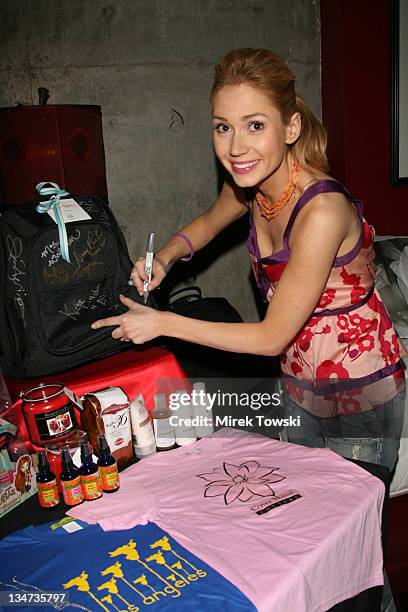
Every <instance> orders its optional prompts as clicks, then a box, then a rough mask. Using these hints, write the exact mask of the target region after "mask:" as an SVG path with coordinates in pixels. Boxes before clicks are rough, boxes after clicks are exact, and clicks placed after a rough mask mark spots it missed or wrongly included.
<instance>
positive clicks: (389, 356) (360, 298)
mask: <svg viewBox="0 0 408 612" xmlns="http://www.w3.org/2000/svg"><path fill="white" fill-rule="evenodd" d="M327 192H340V193H343V194H344V195H345V196H346V197H347V198H348V199H349V201H350V202H352V203H353V205H354V206H355V207H356V210H357V213H358V215H359V218H360V222H361V235H360V237H359V239H358V241H357V244H356V245H355V246H354V248H353V249H352V250H351V251H349V253H347V254H346V255H343V256H341V257H336V259H335V260H334V262H333V267H332V269H331V272H330V275H329V278H328V281H327V284H326V287H325V289H324V291H323V293H322V296H321V298H320V301H319V303H318V304H317V306H316V308H315V311H314V312H313V314H312V315H311V317H310V318H309V320H308V321H307V322H306V324H305V325H304V327H303V328H302V329H301V330H300V331H299V333H298V334H297V336H296V337H295V338H294V339H293V340H292V342H291V343H290V344H289V345H288V346H287V347H286V349H285V350H284V351H283V353H282V355H281V369H282V379H283V382H284V386H285V389H286V391H287V392H288V394H289V395H290V398H291V399H292V400H293V401H295V402H296V404H298V405H300V406H302V407H303V408H305V409H307V410H308V411H310V412H312V413H313V414H315V415H317V416H322V417H327V416H334V415H337V414H353V413H357V412H361V411H366V410H370V409H372V408H375V407H377V406H380V405H381V404H383V403H385V402H386V401H388V400H390V399H392V398H393V397H395V395H396V394H397V393H398V391H399V390H400V388H402V385H403V380H404V377H403V370H402V367H401V363H400V356H399V347H398V342H397V336H396V333H395V330H394V328H393V326H392V322H391V319H390V317H389V314H388V312H387V310H386V308H385V306H384V304H383V302H382V300H381V298H380V296H379V294H378V292H377V291H376V289H375V288H374V279H375V264H374V247H373V242H374V231H373V229H372V228H371V227H370V226H369V225H368V224H367V222H366V221H365V219H364V218H363V213H362V203H361V202H360V201H359V200H355V199H353V198H352V197H351V196H350V194H349V193H348V192H347V191H346V190H345V188H344V187H343V186H342V185H341V184H340V183H338V182H337V181H334V180H322V181H317V182H316V183H314V184H313V185H311V186H310V187H309V188H308V189H307V190H306V191H305V192H304V193H303V194H302V195H301V197H300V198H299V200H298V202H297V203H296V206H295V208H294V209H293V211H292V214H291V217H290V219H289V222H288V225H287V227H286V230H285V233H284V237H283V244H284V248H283V249H282V250H281V251H278V252H277V253H274V254H273V255H272V256H269V257H263V258H261V256H260V252H259V246H258V243H257V236H256V228H255V223H254V221H253V218H252V214H251V227H250V234H249V237H248V241H247V246H248V250H249V252H250V256H251V259H252V266H253V270H254V273H255V276H256V279H257V283H258V286H259V288H260V290H261V293H262V295H263V297H264V299H265V300H266V301H268V302H269V301H270V299H271V297H272V295H273V292H274V289H275V288H276V286H277V284H278V282H279V279H280V277H281V274H282V273H283V271H284V269H285V266H286V264H287V262H288V259H289V256H290V248H289V236H290V232H291V229H292V227H293V224H294V222H295V219H296V217H297V215H298V213H299V211H300V210H301V209H302V208H303V206H305V205H306V204H307V203H308V202H309V201H310V200H311V199H312V198H313V197H314V196H315V195H317V194H318V193H327Z"/></svg>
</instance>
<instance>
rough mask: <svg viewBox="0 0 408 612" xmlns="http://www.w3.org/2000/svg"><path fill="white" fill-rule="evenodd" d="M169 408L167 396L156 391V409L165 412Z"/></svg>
mask: <svg viewBox="0 0 408 612" xmlns="http://www.w3.org/2000/svg"><path fill="white" fill-rule="evenodd" d="M166 408H167V405H166V396H165V394H164V393H156V394H155V396H154V410H155V411H156V412H165V411H166Z"/></svg>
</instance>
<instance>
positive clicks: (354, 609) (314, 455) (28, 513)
mask: <svg viewBox="0 0 408 612" xmlns="http://www.w3.org/2000/svg"><path fill="white" fill-rule="evenodd" d="M217 435H220V434H219V433H218V434H217ZM203 444H204V440H202V441H200V442H199V443H197V444H196V445H194V448H195V449H198V450H199V449H200V448H201V447H203ZM263 444H265V445H267V446H270V447H271V448H277V449H278V453H277V454H276V457H275V458H277V455H279V454H280V455H281V456H280V461H279V464H280V466H281V468H280V470H279V471H280V472H282V473H283V474H285V475H286V476H287V477H288V485H289V486H293V484H296V483H295V482H294V480H292V479H291V481H290V482H289V476H290V473H291V471H292V473H293V474H295V473H296V472H293V470H289V463H288V462H287V461H283V460H284V458H285V453H283V454H282V453H281V452H280V447H279V444H280V443H279V442H277V441H267V440H265V441H264V442H263ZM281 444H282V449H283V451H287V449H288V448H289V450H290V449H291V447H293V448H294V450H295V454H297V455H298V458H297V461H299V460H300V461H301V462H302V461H303V455H302V447H298V446H297V445H286V444H285V443H281ZM192 448H193V447H192ZM187 450H188V449H185V448H184V449H181V448H180V449H177V450H176V451H170V452H169V453H164V454H163V453H161V454H160V455H161V456H156V458H155V459H154V461H153V462H150V460H148V461H146V460H142V461H141V462H140V463H139V464H138V466H139V475H138V473H137V472H138V468H137V466H134V467H133V468H127V469H126V470H125V471H124V472H123V480H122V483H123V486H122V492H123V493H126V481H127V478H125V476H126V475H127V474H129V476H130V481H132V478H135V480H134V484H135V485H137V488H138V493H139V494H138V496H133V502H132V505H133V506H135V507H136V506H138V504H139V503H140V498H142V497H143V489H142V487H143V482H144V481H146V478H147V479H148V481H149V482H150V481H151V476H154V473H155V472H156V470H155V469H154V464H155V463H160V464H161V463H162V462H164V463H166V464H169V465H170V464H171V467H172V469H170V470H166V469H164V470H163V468H165V467H166V466H164V465H160V466H159V471H158V473H157V476H156V481H155V482H154V481H153V482H152V485H153V489H152V491H153V492H154V491H155V490H157V487H160V486H162V485H160V481H161V480H163V481H164V482H165V483H166V484H167V485H168V486H171V480H172V478H174V477H175V478H176V479H177V477H178V474H177V468H176V466H177V464H178V463H179V459H180V455H181V454H184V453H185V452H186V451H187ZM232 450H233V449H232V448H231V451H232ZM255 452H257V451H255ZM305 453H306V455H305V456H306V460H307V462H311V463H310V466H311V465H312V464H313V462H314V461H317V463H319V456H323V457H326V456H328V457H329V458H330V456H331V455H333V453H331V451H328V452H327V451H324V452H323V453H322V452H321V450H319V449H305ZM240 454H241V451H240V450H239V449H235V456H234V453H232V454H231V457H229V459H233V460H234V459H237V458H238V457H239V456H240ZM307 455H309V458H308V457H307ZM261 456H262V453H261ZM187 457H190V458H191V459H192V460H193V461H196V462H197V463H198V464H200V463H201V461H200V456H199V455H198V456H197V455H194V454H193V455H191V456H189V455H187ZM273 458H274V453H271V456H270V459H271V461H272V463H273ZM188 460H190V459H188ZM202 460H203V461H205V457H203V458H202ZM334 462H335V463H336V462H337V465H338V466H340V471H339V479H340V478H341V479H343V481H344V478H346V481H347V478H348V476H347V474H348V470H347V467H344V466H347V463H351V464H356V465H357V466H359V467H360V468H364V470H366V471H368V472H370V473H371V474H373V475H375V476H376V477H377V478H379V479H380V480H382V481H383V482H384V484H385V485H386V486H387V485H388V484H389V478H388V471H387V470H386V469H385V468H382V467H381V466H375V465H371V464H366V463H364V462H359V461H350V462H349V461H348V460H345V459H342V458H339V457H337V456H336V457H335V458H334ZM149 463H150V466H149ZM272 463H271V465H272ZM273 465H275V463H273ZM180 467H181V466H180ZM305 467H306V464H305ZM335 467H336V466H335ZM135 468H136V470H135ZM199 468H200V469H199V470H198V471H199V472H200V473H201V469H202V466H199ZM323 469H325V466H323ZM132 470H133V471H134V472H135V471H136V474H134V475H132ZM204 471H205V472H206V471H208V466H205V467H204ZM361 471H362V470H361ZM359 472H360V470H357V472H356V471H355V469H354V471H353V470H351V473H350V474H349V478H350V480H351V483H350V484H352V481H353V479H354V478H355V477H356V476H357V479H359V478H360V474H359ZM197 473H198V472H197V470H195V469H193V471H192V474H195V475H197ZM328 473H330V470H329V472H328ZM160 474H161V476H160ZM333 474H334V480H333V481H332V484H331V485H330V484H329V487H328V490H331V491H332V494H333V493H335V490H334V489H335V488H336V486H337V485H336V476H335V472H334V473H333ZM353 477H354V478H353ZM371 480H372V479H371ZM374 480H375V479H374ZM196 481H197V482H202V484H203V485H205V482H204V481H202V480H201V481H199V480H198V479H196ZM183 482H185V484H188V483H186V481H183ZM299 482H301V481H299V480H298V484H299ZM367 482H368V484H369V485H370V487H371V485H372V484H373V483H372V482H370V480H368V481H367V478H366V477H364V476H362V477H361V482H360V485H362V489H363V491H364V490H365V493H366V495H367V500H368V496H370V498H371V501H373V500H374V499H375V497H376V496H375V494H374V496H373V495H372V493H373V492H375V491H376V489H377V490H378V491H379V490H381V485H380V484H379V485H378V486H377V485H375V483H374V486H373V488H371V492H370V495H369V493H368V490H367V489H365V485H367ZM282 485H283V489H284V488H286V487H287V485H286V484H285V482H284V481H282ZM282 485H280V484H279V482H276V483H275V484H273V487H274V488H275V487H276V489H278V488H279V487H281V488H282ZM315 485H316V478H314V484H313V478H309V483H308V484H307V486H303V485H302V484H301V486H300V492H301V493H302V494H303V495H304V498H303V500H298V501H296V500H295V501H294V502H293V503H291V504H290V505H289V506H288V509H290V510H295V507H296V504H299V510H300V514H299V519H300V521H301V520H302V518H301V517H302V515H303V514H304V512H303V510H304V509H305V504H308V503H314V500H313V499H311V500H309V501H308V493H310V491H312V490H313V489H314V487H315ZM310 487H311V488H310ZM333 487H334V488H333ZM308 488H309V491H308ZM187 490H188V489H186V491H187ZM361 497H364V493H363V495H362V496H361ZM107 499H108V500H109V502H110V501H112V502H113V501H114V500H115V499H116V500H118V502H119V501H120V502H121V500H119V493H118V494H115V495H113V496H109V498H107ZM346 499H347V496H346ZM377 499H378V498H377ZM197 501H198V498H196V499H195V500H194V504H196V503H197ZM207 501H210V502H211V500H207ZM213 501H216V500H213ZM351 502H353V500H351ZM98 503H99V502H92V504H89V503H88V504H83V505H82V506H81V507H80V508H83V509H84V510H89V512H91V513H92V512H93V511H94V509H96V507H97V504H98ZM174 503H175V504H179V512H178V513H175V515H174V516H175V518H177V516H178V517H179V518H180V519H182V518H183V514H184V513H185V512H187V515H186V516H187V517H188V512H189V508H188V507H187V508H186V507H185V500H182V499H180V500H179V501H178V499H177V495H176V496H174V497H173V499H170V500H169V504H170V507H171V506H172V504H174ZM204 503H206V502H204ZM120 505H121V503H119V507H120ZM343 505H344V504H343ZM358 505H359V504H353V503H351V504H350V512H349V513H348V514H347V513H346V514H345V513H344V512H343V519H342V522H344V518H347V520H350V521H351V525H352V524H353V523H355V524H356V530H357V529H358V527H359V526H360V523H359V520H361V519H363V517H364V512H360V511H358ZM371 505H372V504H371ZM210 506H211V508H210V507H209V508H208V509H209V512H208V513H203V514H202V519H201V521H200V523H202V524H207V525H208V527H209V529H210V531H209V538H210V539H211V537H212V535H211V529H214V526H213V524H212V523H213V520H214V518H216V511H217V510H216V505H215V504H211V503H210ZM333 507H335V506H333V504H331V508H332V509H333ZM367 507H368V508H369V507H370V502H368V504H367ZM385 507H386V506H385ZM302 508H303V510H302ZM327 508H328V506H327ZM162 510H163V516H165V515H166V513H167V512H168V510H169V508H167V509H166V508H163V509H162ZM170 510H171V508H170ZM231 510H232V512H231V515H230V522H231V526H232V527H234V525H233V523H234V522H236V521H237V520H238V521H239V523H240V524H241V522H242V521H243V523H247V524H248V525H249V523H248V522H247V520H246V518H245V517H244V516H242V515H240V516H235V518H234V514H235V512H237V509H234V508H233V504H232V506H231ZM247 510H249V508H247ZM356 510H357V514H356ZM274 512H275V510H273V511H272V512H270V513H269V514H266V515H265V518H266V519H267V520H268V516H269V517H270V518H272V522H269V525H270V527H271V528H272V529H275V527H274V523H275V521H278V522H279V521H280V520H281V518H282V514H285V513H286V515H287V517H288V518H286V519H285V521H286V525H287V528H288V529H289V533H290V531H291V529H293V528H294V526H295V525H296V524H297V522H298V519H297V518H296V521H295V522H294V521H293V518H295V517H292V519H291V518H290V512H289V514H287V511H286V509H285V510H284V509H282V510H280V509H278V510H277V514H276V517H274ZM180 513H181V514H180ZM279 513H280V516H279ZM63 514H64V508H63V507H61V508H59V509H57V510H53V511H51V512H48V513H47V512H41V511H40V510H39V508H38V506H36V499H30V500H28V501H27V502H26V503H25V504H23V505H22V506H20V507H19V508H18V509H17V510H15V511H14V512H13V513H11V515H10V516H9V518H10V519H11V521H7V524H6V523H5V522H4V524H3V525H2V527H4V529H3V530H2V535H6V534H7V533H10V532H12V531H14V530H16V529H18V528H19V527H25V526H27V525H28V524H30V523H31V522H34V523H35V524H37V523H41V522H43V523H44V522H48V521H55V520H56V519H57V518H58V517H60V516H62V515H63ZM171 514H172V512H171ZM17 517H18V518H19V519H20V524H18V521H16V520H14V519H17ZM261 520H262V519H261ZM159 522H160V521H159ZM181 522H182V521H181ZM384 523H385V521H384V509H383V525H384ZM265 524H266V523H265ZM331 524H332V525H333V521H332V523H331ZM362 524H364V520H363V521H362ZM290 525H291V526H290ZM351 525H348V526H347V525H344V528H345V529H346V531H347V530H348V533H349V534H350V533H351V532H352V529H351ZM235 526H236V525H235ZM200 527H201V525H200V526H197V532H196V533H195V532H193V533H191V532H190V531H189V530H187V531H186V532H185V533H184V536H186V535H187V536H188V538H189V540H190V535H191V536H192V540H193V541H194V540H196V542H197V543H199V542H200ZM177 529H178V530H179V531H180V533H178V534H177V535H176V534H175V533H174V532H173V528H172V529H171V530H169V531H171V532H172V533H171V535H173V536H174V537H175V538H176V540H177V541H178V540H180V539H181V543H182V544H184V545H185V544H186V542H187V543H188V546H187V549H189V550H190V548H191V542H190V541H187V540H184V541H183V539H182V538H180V535H181V536H183V531H184V530H183V524H181V525H180V527H177ZM350 530H351V531H350ZM322 531H323V532H324V530H323V529H322ZM377 531H378V530H377ZM377 531H376V534H377V536H378V535H379V534H378V533H377ZM299 533H300V532H299ZM299 533H298V535H299ZM344 533H345V532H344ZM217 534H218V535H217V541H218V544H217V551H219V555H220V556H221V558H222V555H223V554H225V551H226V550H228V546H226V547H224V545H223V533H222V532H219V531H217ZM266 535H267V534H265V536H266ZM370 536H375V534H373V533H367V534H366V537H370ZM201 541H202V540H201ZM321 542H322V544H324V543H325V542H326V544H327V543H329V545H330V546H334V548H335V549H336V551H337V553H338V563H339V565H343V564H344V559H343V557H342V552H343V553H344V551H345V550H346V549H348V548H349V547H350V548H351V547H352V546H353V542H352V541H351V539H349V540H346V542H345V543H342V540H341V538H337V542H336V539H335V538H334V537H333V534H331V532H330V530H328V531H327V532H326V533H325V534H324V536H323V537H322V540H321ZM348 542H349V543H348ZM242 543H243V544H245V538H242ZM237 546H238V547H239V542H237ZM342 546H343V548H341V547H342ZM278 548H279V543H278V546H277V548H276V549H275V553H276V552H277V550H278ZM195 550H196V554H197V548H196V549H195ZM261 550H262V546H261V547H260V548H259V552H260V554H261ZM322 550H323V549H321V548H320V547H317V548H314V549H311V550H310V556H311V558H309V561H307V563H306V564H302V562H301V560H300V559H299V560H298V562H300V565H299V568H300V567H302V573H303V572H305V575H306V574H307V570H308V565H309V562H310V561H311V560H312V558H313V556H314V554H315V553H317V552H318V553H319V554H322ZM192 552H193V553H194V548H193V550H192ZM326 552H327V551H326ZM198 556H199V557H201V555H200V554H199V555H198ZM308 557H309V555H307V556H306V557H305V559H307V558H308ZM326 559H327V561H328V563H330V556H329V555H328V556H327V557H326ZM204 560H207V562H208V560H209V559H208V557H207V558H204ZM221 560H222V559H221ZM332 560H333V556H332ZM214 561H215V563H210V565H211V566H213V567H214V566H215V569H218V571H219V567H217V563H219V559H218V558H217V557H216V558H214ZM231 561H232V560H231ZM251 563H252V561H251V555H249V554H248V559H247V564H249V565H251ZM256 564H258V565H259V559H256V558H255V559H254V565H255V566H256ZM268 567H269V566H268ZM293 567H294V569H295V567H296V565H294V566H293ZM299 568H298V569H299ZM279 569H280V568H279V567H277V566H276V565H275V564H271V566H270V567H269V569H268V572H269V574H270V578H269V581H270V585H271V586H270V588H272V589H274V588H278V587H279V581H277V580H276V578H277V574H278V573H279ZM330 569H331V571H335V576H336V579H337V580H339V581H340V584H341V580H342V576H343V577H344V567H338V568H336V567H330ZM294 574H295V577H296V571H295V572H294ZM346 574H347V572H346ZM247 586H248V585H247ZM309 586H310V587H311V588H319V585H316V583H315V582H314V583H313V585H311V584H310V583H309ZM294 588H295V587H294ZM381 593H382V588H381V587H380V586H374V587H372V588H370V589H366V590H364V591H362V592H361V593H360V594H358V595H356V596H355V597H352V598H350V599H347V600H345V601H342V602H340V603H337V604H336V605H334V606H333V607H332V608H330V610H331V611H332V612H377V610H379V606H380V602H381ZM175 603H177V600H176V602H175ZM177 609H179V608H177V607H176V610H177ZM280 609H281V608H279V610H280ZM292 609H294V608H287V609H285V612H289V610H290V611H291V610H292ZM301 609H303V608H296V610H297V612H299V610H301ZM313 610H315V608H313ZM307 612H310V611H309V610H308V611H307Z"/></svg>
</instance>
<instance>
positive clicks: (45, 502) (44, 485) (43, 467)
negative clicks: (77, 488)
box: [36, 451, 60, 510]
mask: <svg viewBox="0 0 408 612" xmlns="http://www.w3.org/2000/svg"><path fill="white" fill-rule="evenodd" d="M36 481H37V489H38V501H39V502H40V506H41V508H44V509H46V510H53V509H54V508H56V507H57V506H58V505H59V503H60V496H59V493H58V485H57V478H56V476H55V474H54V472H52V471H51V469H50V464H49V463H48V458H47V453H46V452H45V451H40V452H39V453H38V473H37V476H36Z"/></svg>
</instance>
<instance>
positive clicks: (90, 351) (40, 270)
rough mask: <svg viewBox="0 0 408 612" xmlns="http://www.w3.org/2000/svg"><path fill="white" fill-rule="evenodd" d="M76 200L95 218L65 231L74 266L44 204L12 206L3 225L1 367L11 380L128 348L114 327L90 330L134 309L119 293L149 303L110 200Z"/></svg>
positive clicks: (0, 246) (1, 221)
mask: <svg viewBox="0 0 408 612" xmlns="http://www.w3.org/2000/svg"><path fill="white" fill-rule="evenodd" d="M71 197H72V196H71ZM75 200H76V202H78V204H79V205H80V206H81V207H82V208H83V209H84V211H85V212H86V213H87V214H88V215H89V216H90V217H91V219H90V220H89V219H87V220H81V221H73V222H71V223H66V225H65V227H66V232H67V239H68V248H69V256H70V260H71V263H68V262H67V261H65V260H64V259H63V258H62V256H61V248H60V242H59V234H58V228H57V224H56V223H55V222H54V221H53V220H52V219H51V217H50V216H49V215H48V214H40V213H38V212H37V211H36V205H37V204H38V202H35V203H30V204H21V205H19V206H15V207H13V208H9V209H8V210H6V212H4V214H3V215H2V217H1V219H0V249H1V261H0V283H1V294H2V301H1V307H0V308H1V310H0V347H1V355H0V368H1V370H2V371H3V373H5V374H7V375H9V376H12V377H30V376H42V375H47V374H52V373H55V372H61V371H63V370H66V369H68V368H72V367H76V366H78V365H80V364H82V363H85V362H87V361H91V360H93V359H95V358H99V357H103V356H105V355H109V354H111V353H115V352H117V351H119V350H122V349H124V348H128V343H124V342H120V341H118V340H114V339H113V338H112V337H111V332H112V328H103V329H98V330H96V331H94V330H92V329H91V327H90V325H91V323H92V322H93V321H96V320H97V319H100V318H105V317H108V316H114V315H117V314H121V313H122V312H124V311H125V310H126V308H125V307H124V306H123V305H122V303H121V302H120V300H119V293H123V294H125V295H127V297H131V298H132V299H134V300H136V301H138V302H142V301H143V299H142V298H140V296H139V294H138V292H137V291H136V289H135V288H134V287H130V286H129V284H128V280H129V277H130V272H131V269H132V261H131V259H130V257H129V253H128V249H127V245H126V242H125V239H124V236H123V234H122V232H121V230H120V228H119V226H118V223H117V221H116V219H115V217H114V215H113V213H112V211H111V210H110V209H109V207H108V206H107V205H106V204H105V203H104V202H103V201H102V200H100V199H99V198H96V197H84V196H75Z"/></svg>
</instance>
